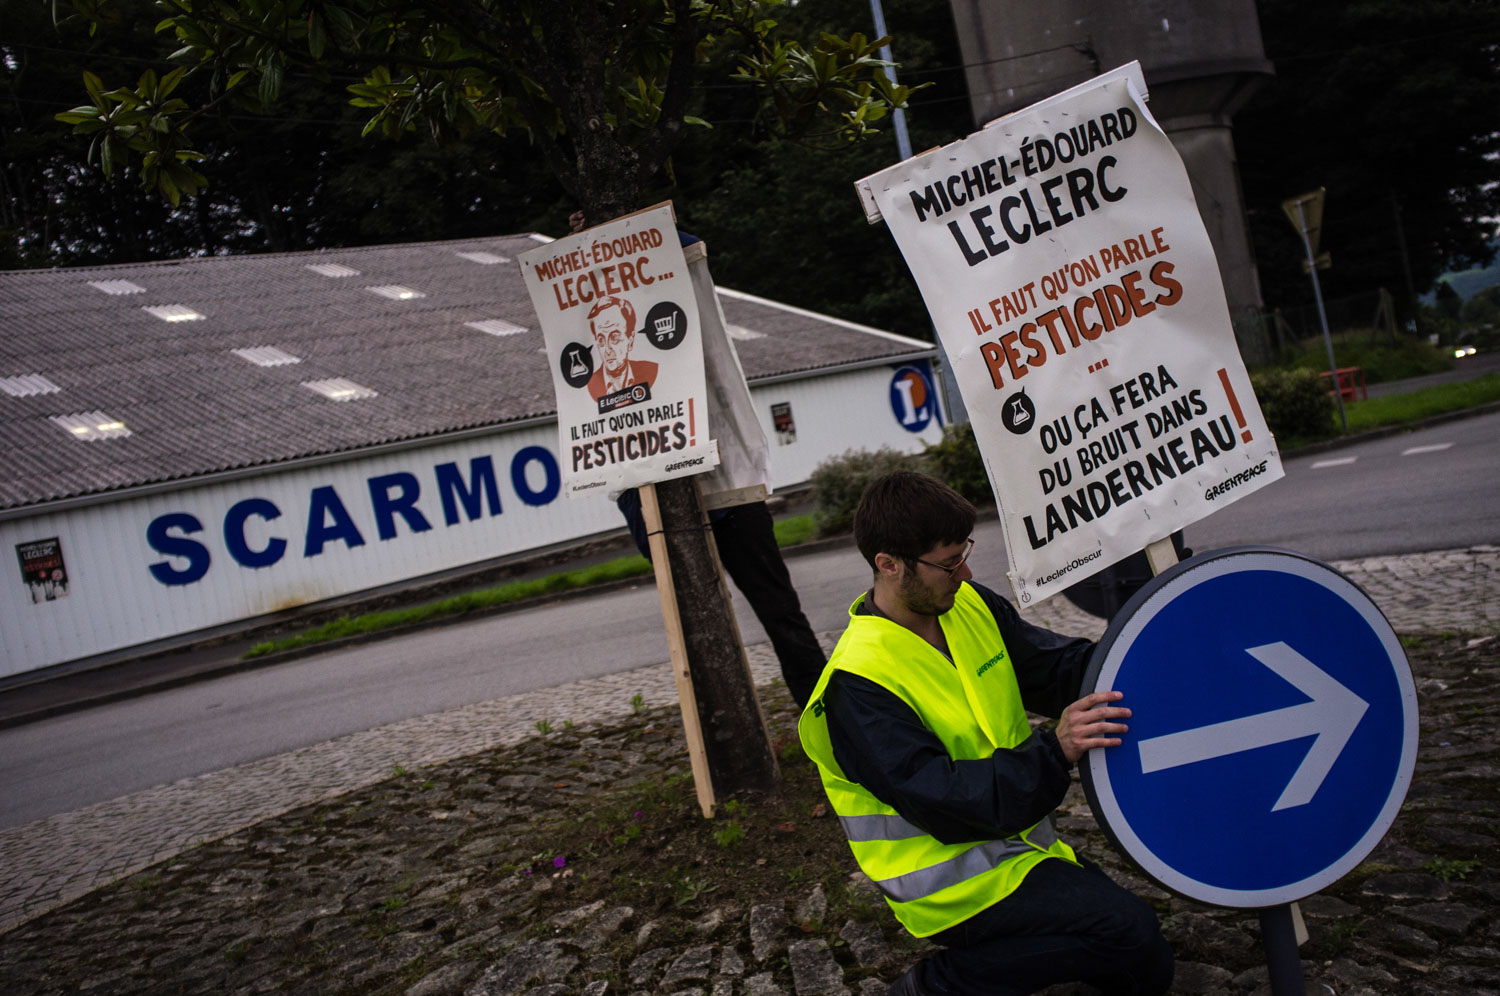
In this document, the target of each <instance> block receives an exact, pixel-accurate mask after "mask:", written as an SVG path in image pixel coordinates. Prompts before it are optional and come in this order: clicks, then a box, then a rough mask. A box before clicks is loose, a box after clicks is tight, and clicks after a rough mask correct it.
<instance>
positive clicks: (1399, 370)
mask: <svg viewBox="0 0 1500 996" xmlns="http://www.w3.org/2000/svg"><path fill="white" fill-rule="evenodd" d="M1333 355H1334V360H1335V362H1337V363H1338V365H1339V366H1341V367H1359V368H1360V369H1361V370H1363V371H1364V375H1365V382H1366V383H1368V384H1378V383H1382V382H1385V381H1391V380H1405V379H1406V378H1407V377H1421V376H1423V375H1425V374H1434V373H1442V372H1443V371H1445V370H1452V369H1453V354H1452V353H1451V352H1444V351H1443V350H1440V349H1438V348H1437V347H1436V346H1432V345H1429V344H1428V343H1426V342H1423V341H1421V340H1420V339H1410V338H1407V337H1406V336H1402V337H1401V338H1400V339H1399V340H1397V342H1396V343H1395V344H1394V345H1392V344H1388V343H1371V342H1369V341H1367V340H1366V339H1364V338H1363V336H1361V335H1358V334H1347V333H1346V334H1344V335H1336V336H1334V337H1333ZM1290 365H1291V366H1292V367H1294V368H1296V369H1299V370H1313V371H1316V372H1318V373H1322V372H1323V371H1325V370H1327V369H1328V347H1327V346H1325V345H1324V344H1323V340H1322V339H1321V338H1318V339H1310V340H1308V341H1307V342H1305V343H1303V344H1302V348H1301V349H1300V350H1299V351H1298V353H1297V355H1296V356H1295V357H1293V359H1292V362H1291V364H1290Z"/></svg>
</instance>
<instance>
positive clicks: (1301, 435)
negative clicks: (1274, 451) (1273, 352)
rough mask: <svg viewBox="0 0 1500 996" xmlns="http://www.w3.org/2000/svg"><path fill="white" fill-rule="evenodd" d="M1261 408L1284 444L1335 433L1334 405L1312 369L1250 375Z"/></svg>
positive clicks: (1279, 440)
mask: <svg viewBox="0 0 1500 996" xmlns="http://www.w3.org/2000/svg"><path fill="white" fill-rule="evenodd" d="M1250 386H1251V387H1253V388H1254V389H1255V398H1256V400H1257V401H1259V402H1260V410H1261V413H1262V414H1263V415H1265V417H1266V425H1267V427H1269V428H1270V430H1271V434H1272V435H1274V436H1275V437H1276V439H1277V441H1278V442H1279V443H1280V444H1281V446H1283V447H1285V446H1286V445H1288V444H1289V443H1290V442H1291V441H1293V440H1304V441H1305V440H1310V439H1322V438H1323V437H1324V436H1328V435H1332V433H1333V431H1334V428H1333V415H1334V404H1333V398H1332V397H1330V396H1329V394H1328V387H1327V385H1325V384H1324V383H1323V381H1322V380H1320V379H1319V377H1318V375H1317V374H1316V373H1314V372H1313V371H1311V370H1265V371H1262V372H1260V373H1254V374H1251V375H1250Z"/></svg>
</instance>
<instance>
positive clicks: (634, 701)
mask: <svg viewBox="0 0 1500 996" xmlns="http://www.w3.org/2000/svg"><path fill="white" fill-rule="evenodd" d="M630 711H631V712H632V713H634V714H635V715H637V716H639V715H640V714H641V713H643V712H645V711H646V697H645V696H643V695H642V694H641V693H640V692H636V693H635V694H634V695H632V696H631V697H630Z"/></svg>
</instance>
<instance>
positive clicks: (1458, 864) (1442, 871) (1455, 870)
mask: <svg viewBox="0 0 1500 996" xmlns="http://www.w3.org/2000/svg"><path fill="white" fill-rule="evenodd" d="M1481 867H1482V865H1481V863H1480V862H1478V861H1466V860H1463V859H1460V858H1433V859H1432V860H1431V861H1428V862H1427V863H1426V864H1424V865H1423V866H1422V870H1423V871H1425V872H1427V873H1428V874H1429V875H1435V876H1437V877H1438V878H1440V879H1442V880H1443V881H1444V882H1452V881H1455V880H1457V881H1463V880H1464V879H1466V878H1468V877H1469V876H1470V875H1472V874H1474V873H1475V872H1476V871H1478V870H1479V869H1480V868H1481Z"/></svg>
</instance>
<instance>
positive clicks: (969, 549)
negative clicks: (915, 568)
mask: <svg viewBox="0 0 1500 996" xmlns="http://www.w3.org/2000/svg"><path fill="white" fill-rule="evenodd" d="M973 552H974V537H972V536H970V537H969V538H968V540H967V541H966V545H965V546H964V555H963V556H962V557H959V558H958V563H956V564H954V565H953V566H952V567H945V566H943V565H942V564H934V563H933V562H932V561H930V560H923V559H922V558H921V557H913V558H911V559H912V560H915V561H916V562H917V563H919V564H924V565H926V566H927V567H933V568H936V569H937V570H940V571H942V572H943V573H944V574H946V575H948V579H949V580H950V581H951V580H952V579H953V575H955V574H957V573H958V572H959V570H960V569H961V568H962V567H963V566H964V564H965V563H966V562H967V561H968V559H969V555H970V554H971V553H973Z"/></svg>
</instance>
